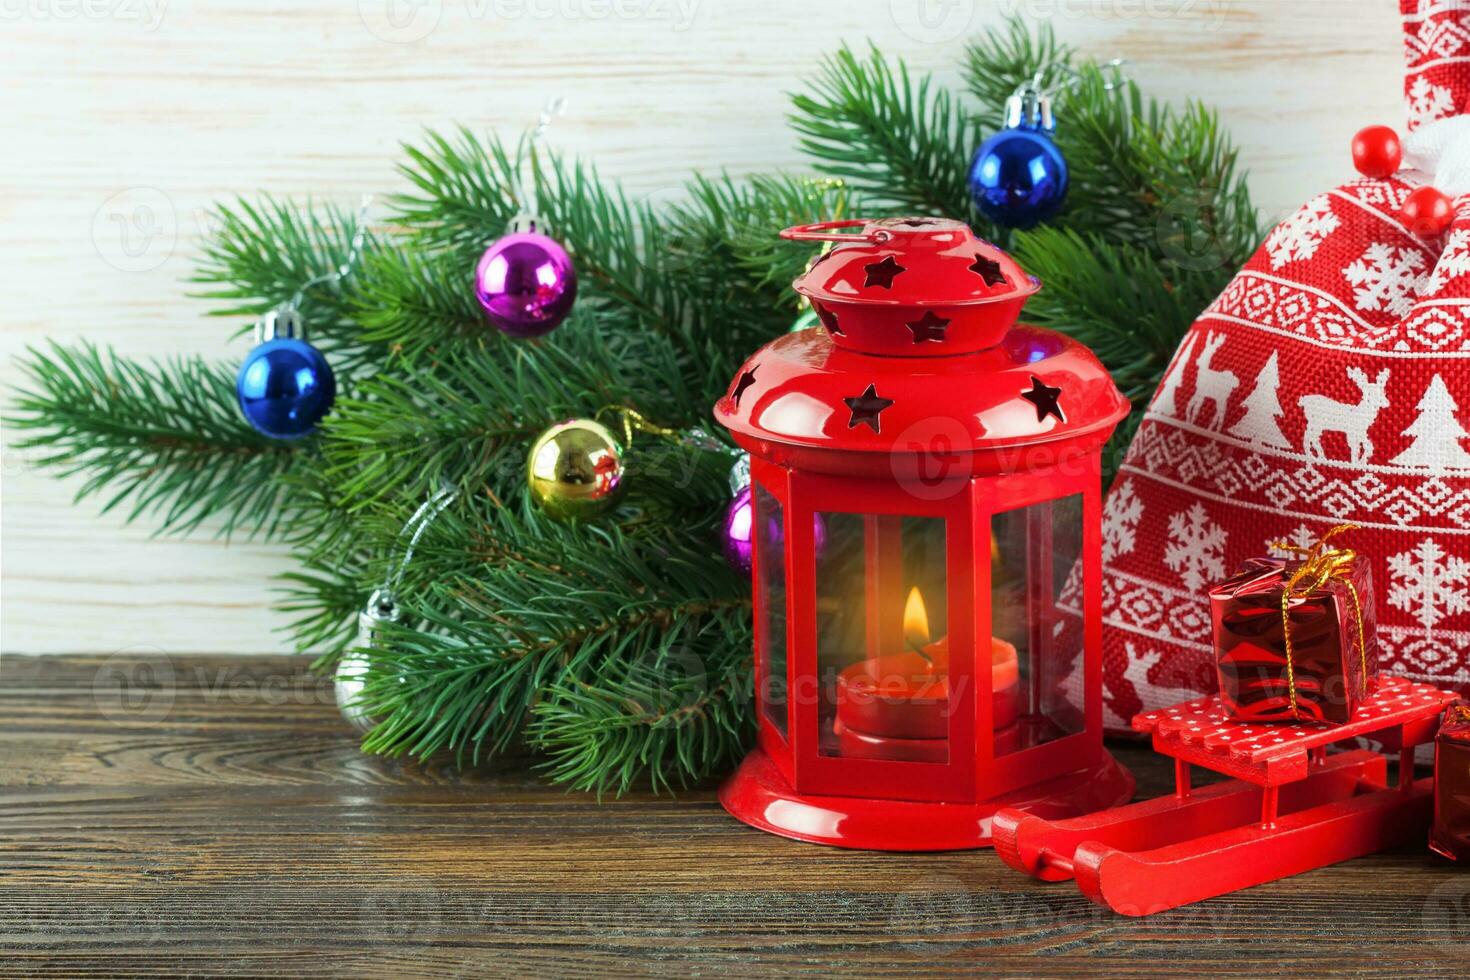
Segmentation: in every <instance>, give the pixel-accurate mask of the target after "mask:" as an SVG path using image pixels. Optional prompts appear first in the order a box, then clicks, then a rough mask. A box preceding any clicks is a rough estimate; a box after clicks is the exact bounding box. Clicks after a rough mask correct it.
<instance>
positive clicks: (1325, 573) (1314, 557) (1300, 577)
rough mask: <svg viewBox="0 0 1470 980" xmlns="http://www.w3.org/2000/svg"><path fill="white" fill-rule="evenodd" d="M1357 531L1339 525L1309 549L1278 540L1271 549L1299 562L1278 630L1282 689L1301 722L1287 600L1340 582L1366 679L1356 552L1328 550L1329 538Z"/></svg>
mask: <svg viewBox="0 0 1470 980" xmlns="http://www.w3.org/2000/svg"><path fill="white" fill-rule="evenodd" d="M1356 530H1358V525H1356V524H1339V525H1337V527H1334V528H1333V529H1332V530H1330V531H1328V532H1327V533H1326V534H1324V535H1322V537H1321V538H1319V539H1318V540H1317V543H1316V544H1314V545H1312V546H1311V547H1310V548H1303V547H1302V546H1301V545H1295V544H1290V543H1289V542H1285V541H1278V542H1276V543H1275V544H1273V545H1272V546H1271V547H1273V548H1275V549H1277V550H1278V551H1286V552H1290V553H1291V554H1295V555H1300V556H1301V560H1302V563H1301V565H1300V566H1299V567H1298V568H1297V570H1296V571H1295V572H1293V573H1292V576H1291V578H1289V579H1287V581H1286V585H1285V587H1284V588H1282V590H1281V630H1282V635H1283V637H1284V638H1285V640H1286V686H1287V691H1288V693H1289V694H1290V696H1291V717H1292V718H1293V719H1294V720H1296V721H1300V720H1301V715H1300V714H1299V713H1298V711H1297V704H1296V670H1295V667H1294V665H1293V663H1292V648H1291V615H1290V610H1291V601H1292V600H1293V599H1305V598H1306V597H1307V596H1309V595H1311V594H1312V593H1313V592H1316V591H1317V590H1318V589H1320V588H1322V587H1323V586H1325V585H1326V584H1327V583H1328V582H1331V581H1334V580H1335V581H1338V582H1342V583H1343V584H1344V585H1346V586H1347V588H1348V594H1349V595H1351V596H1352V597H1353V616H1354V617H1355V618H1356V619H1357V622H1358V659H1359V660H1360V662H1361V663H1362V667H1363V677H1364V678H1367V676H1368V643H1367V639H1366V638H1365V637H1364V636H1363V603H1362V601H1361V600H1360V599H1359V598H1358V588H1357V586H1355V585H1353V563H1354V562H1355V561H1357V560H1358V555H1357V552H1355V551H1351V550H1349V549H1347V548H1334V547H1332V544H1331V542H1332V539H1333V538H1335V537H1337V536H1338V535H1339V534H1344V533H1346V532H1348V531H1356Z"/></svg>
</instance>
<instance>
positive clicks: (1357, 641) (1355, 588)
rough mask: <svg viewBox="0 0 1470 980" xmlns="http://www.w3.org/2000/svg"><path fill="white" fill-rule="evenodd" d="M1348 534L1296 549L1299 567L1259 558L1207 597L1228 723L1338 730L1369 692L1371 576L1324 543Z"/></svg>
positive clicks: (1349, 555)
mask: <svg viewBox="0 0 1470 980" xmlns="http://www.w3.org/2000/svg"><path fill="white" fill-rule="evenodd" d="M1351 529H1352V528H1351V526H1350V525H1343V526H1341V527H1338V528H1334V529H1333V530H1332V531H1329V532H1328V533H1327V534H1326V535H1324V536H1323V538H1322V540H1321V541H1319V542H1318V543H1317V544H1316V545H1313V546H1312V548H1310V549H1294V550H1298V551H1300V553H1301V555H1302V557H1301V558H1300V559H1299V560H1298V559H1292V560H1282V559H1276V558H1253V559H1251V560H1249V561H1247V562H1246V563H1245V564H1243V565H1242V566H1241V567H1240V570H1239V571H1237V572H1236V573H1235V575H1234V576H1232V577H1231V578H1229V579H1227V580H1225V581H1224V582H1221V583H1220V584H1219V585H1217V586H1215V587H1214V588H1212V589H1211V590H1210V613H1211V620H1212V623H1213V626H1214V634H1215V665H1216V669H1217V672H1218V674H1219V678H1220V700H1221V702H1222V703H1223V704H1224V706H1225V709H1226V711H1227V712H1228V713H1229V714H1230V716H1231V717H1232V718H1235V719H1237V720H1239V721H1260V722H1327V723H1331V724H1341V723H1343V722H1346V721H1349V720H1350V719H1351V718H1352V716H1353V712H1354V711H1355V710H1356V708H1357V706H1358V704H1359V703H1360V702H1362V700H1363V699H1364V698H1366V697H1367V696H1368V695H1369V694H1370V693H1371V692H1372V689H1373V685H1374V681H1375V679H1376V677H1377V674H1378V644H1377V640H1376V637H1375V635H1374V629H1373V577H1372V573H1371V572H1370V570H1369V568H1368V563H1367V562H1366V561H1358V560H1357V556H1356V555H1355V554H1354V553H1353V552H1351V551H1345V550H1337V549H1334V548H1332V547H1331V546H1330V545H1329V543H1328V542H1329V541H1330V540H1331V539H1332V538H1333V537H1335V536H1336V535H1337V534H1339V533H1341V532H1343V531H1346V530H1351ZM1282 547H1286V546H1282Z"/></svg>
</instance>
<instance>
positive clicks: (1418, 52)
mask: <svg viewBox="0 0 1470 980" xmlns="http://www.w3.org/2000/svg"><path fill="white" fill-rule="evenodd" d="M1466 8H1467V4H1466V2H1465V0H1399V10H1400V11H1402V12H1403V15H1404V58H1405V60H1406V62H1407V66H1406V69H1405V71H1404V99H1405V101H1406V102H1407V103H1408V109H1409V128H1410V129H1416V128H1418V126H1419V124H1420V123H1426V122H1432V121H1433V120H1435V119H1443V118H1445V117H1446V116H1458V115H1462V114H1464V113H1465V111H1466V110H1467V108H1470V17H1467V9H1466Z"/></svg>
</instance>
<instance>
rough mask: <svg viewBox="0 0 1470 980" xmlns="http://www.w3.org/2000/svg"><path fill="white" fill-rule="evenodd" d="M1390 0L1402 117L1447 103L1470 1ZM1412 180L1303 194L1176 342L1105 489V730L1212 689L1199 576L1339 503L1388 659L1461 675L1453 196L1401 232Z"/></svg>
mask: <svg viewBox="0 0 1470 980" xmlns="http://www.w3.org/2000/svg"><path fill="white" fill-rule="evenodd" d="M1403 5H1404V23H1405V39H1406V43H1407V49H1408V59H1409V67H1408V76H1407V83H1406V86H1405V91H1406V92H1407V94H1408V98H1409V104H1410V111H1411V115H1412V116H1413V117H1414V122H1415V123H1422V122H1427V121H1430V120H1431V119H1434V118H1438V117H1442V116H1445V115H1450V114H1459V113H1460V112H1462V111H1463V110H1464V109H1465V108H1466V107H1467V104H1470V0H1465V2H1457V3H1443V2H1440V3H1429V2H1427V0H1426V2H1422V3H1417V2H1414V0H1403ZM1371 121H1373V120H1365V122H1371ZM1343 152H1344V153H1346V152H1347V149H1346V147H1344V150H1343ZM1424 179H1425V178H1424V177H1423V176H1422V175H1419V174H1417V173H1410V172H1408V171H1404V172H1401V173H1400V174H1398V175H1397V176H1396V177H1393V178H1390V179H1387V180H1369V179H1364V180H1356V181H1353V182H1352V183H1349V184H1346V185H1344V186H1342V187H1338V188H1336V189H1335V190H1331V191H1328V192H1327V193H1325V194H1321V195H1319V196H1317V197H1314V198H1313V199H1312V200H1310V201H1308V202H1307V203H1306V204H1305V205H1304V206H1303V207H1302V208H1301V209H1300V210H1299V211H1297V212H1296V213H1295V214H1294V215H1292V216H1291V217H1289V218H1287V219H1286V220H1285V221H1283V222H1282V223H1281V224H1280V225H1278V226H1277V227H1276V229H1275V230H1274V231H1272V232H1271V234H1270V236H1269V237H1268V238H1267V239H1266V241H1265V243H1264V244H1263V245H1262V246H1261V247H1260V249H1258V250H1257V252H1256V254H1255V255H1254V256H1252V257H1251V259H1250V261H1249V262H1247V263H1246V266H1245V268H1244V269H1242V270H1241V271H1240V272H1239V274H1237V275H1236V277H1235V279H1234V280H1233V281H1232V282H1231V283H1230V285H1229V286H1227V287H1226V288H1225V291H1224V292H1223V293H1221V294H1220V296H1219V298H1218V299H1216V300H1215V302H1214V303H1213V304H1211V305H1210V307H1209V309H1207V310H1205V311H1204V313H1202V314H1201V315H1200V317H1199V319H1198V320H1196V321H1195V323H1194V326H1193V327H1191V328H1190V331H1189V334H1188V335H1187V336H1186V337H1185V339H1184V342H1183V343H1182V344H1181V345H1180V348H1179V351H1178V352H1177V353H1176V354H1175V356H1174V360H1173V363H1172V364H1171V365H1170V367H1169V370H1168V373H1167V374H1166V375H1165V376H1164V381H1163V383H1162V384H1161V385H1160V387H1159V390H1158V392H1157V393H1156V394H1155V395H1154V397H1153V400H1152V401H1151V402H1150V404H1149V406H1148V409H1147V412H1146V414H1145V416H1144V420H1143V423H1142V426H1141V427H1140V428H1139V430H1138V434H1137V436H1136V437H1135V439H1134V441H1133V444H1132V446H1131V447H1130V448H1129V450H1128V454H1127V457H1126V459H1125V460H1124V463H1123V467H1122V469H1121V471H1120V473H1119V475H1118V479H1117V481H1116V482H1115V483H1114V485H1113V487H1112V489H1111V491H1110V492H1109V495H1108V499H1107V502H1106V505H1105V508H1104V527H1103V541H1104V559H1105V562H1106V574H1105V575H1104V582H1103V589H1104V597H1103V608H1104V655H1103V657H1104V659H1103V676H1104V681H1103V684H1104V688H1103V700H1104V703H1105V704H1106V706H1107V710H1106V713H1105V718H1106V723H1107V727H1108V728H1109V729H1110V730H1114V731H1124V730H1126V729H1127V722H1128V719H1129V718H1131V717H1132V715H1133V714H1134V713H1135V712H1137V711H1140V710H1145V709H1153V708H1158V707H1162V706H1165V705H1169V704H1173V703H1175V702H1178V701H1180V700H1182V699H1183V698H1185V697H1188V696H1192V695H1193V694H1194V693H1195V692H1203V691H1212V690H1214V689H1215V686H1216V680H1215V675H1214V672H1213V662H1214V661H1213V652H1212V649H1211V643H1210V639H1211V638H1210V616H1209V608H1208V602H1207V600H1206V597H1205V590H1206V589H1207V588H1208V587H1209V585H1210V584H1211V583H1213V582H1216V581H1219V580H1220V579H1223V578H1224V577H1226V576H1227V575H1228V574H1229V573H1230V572H1231V571H1233V570H1234V569H1235V567H1236V566H1237V565H1238V564H1239V563H1240V562H1241V561H1243V560H1245V559H1247V558H1250V557H1253V556H1257V555H1264V554H1268V553H1271V552H1272V543H1273V542H1277V541H1282V540H1285V541H1290V542H1292V543H1296V544H1310V543H1311V542H1312V541H1314V540H1316V538H1318V537H1319V536H1320V535H1321V534H1322V533H1323V532H1324V531H1326V530H1328V529H1329V528H1331V527H1333V526H1334V525H1337V524H1340V523H1344V522H1352V523H1355V524H1359V525H1361V526H1362V528H1363V529H1362V530H1361V531H1359V532H1356V533H1355V534H1352V535H1350V536H1348V537H1346V538H1344V539H1340V543H1341V544H1342V545H1343V546H1345V547H1351V548H1353V549H1355V550H1356V551H1357V552H1358V553H1359V555H1360V560H1366V561H1368V562H1370V564H1371V566H1372V572H1373V581H1374V583H1375V585H1376V592H1377V611H1378V638H1379V644H1380V662H1381V664H1382V665H1383V667H1384V669H1386V670H1388V671H1392V672H1394V673H1399V674H1404V675H1406V676H1408V677H1410V678H1413V679H1415V680H1422V681H1428V682H1431V683H1434V684H1438V685H1440V686H1442V687H1450V688H1458V689H1459V690H1460V691H1461V692H1462V693H1470V196H1466V197H1462V198H1459V199H1458V200H1457V201H1456V202H1455V204H1456V212H1457V214H1456V219H1455V222H1454V224H1453V225H1452V226H1451V228H1450V230H1449V231H1448V232H1447V233H1446V234H1445V235H1444V236H1441V237H1440V238H1437V239H1424V238H1420V237H1417V236H1415V235H1413V234H1411V233H1410V232H1409V231H1408V230H1407V229H1406V228H1405V227H1404V225H1403V223H1402V221H1401V220H1400V218H1399V216H1398V212H1399V209H1400V207H1401V205H1402V204H1403V200H1404V198H1405V197H1406V196H1407V195H1408V193H1409V191H1411V190H1412V189H1413V188H1414V187H1415V186H1417V184H1418V182H1421V181H1423V180H1424Z"/></svg>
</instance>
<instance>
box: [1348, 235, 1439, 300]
mask: <svg viewBox="0 0 1470 980" xmlns="http://www.w3.org/2000/svg"><path fill="white" fill-rule="evenodd" d="M1423 270H1424V256H1423V255H1422V254H1421V253H1420V252H1419V251H1418V250H1416V249H1413V248H1407V247H1405V248H1394V247H1393V246H1392V245H1385V244H1384V243H1382V242H1374V243H1373V244H1371V245H1369V246H1368V248H1367V249H1366V250H1365V251H1364V252H1363V255H1362V257H1361V258H1359V259H1357V260H1356V261H1354V262H1351V263H1349V264H1348V266H1347V267H1346V268H1344V269H1343V270H1342V274H1343V275H1344V276H1346V277H1347V281H1348V282H1349V283H1351V284H1352V286H1353V300H1354V302H1355V303H1356V304H1357V307H1358V309H1360V310H1367V311H1370V312H1388V313H1392V314H1393V315H1394V316H1404V315H1405V314H1407V313H1408V312H1409V310H1411V309H1412V308H1413V306H1414V297H1415V295H1416V294H1417V293H1419V292H1420V291H1422V290H1423V288H1424V279H1425V275H1424V271H1423Z"/></svg>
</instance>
